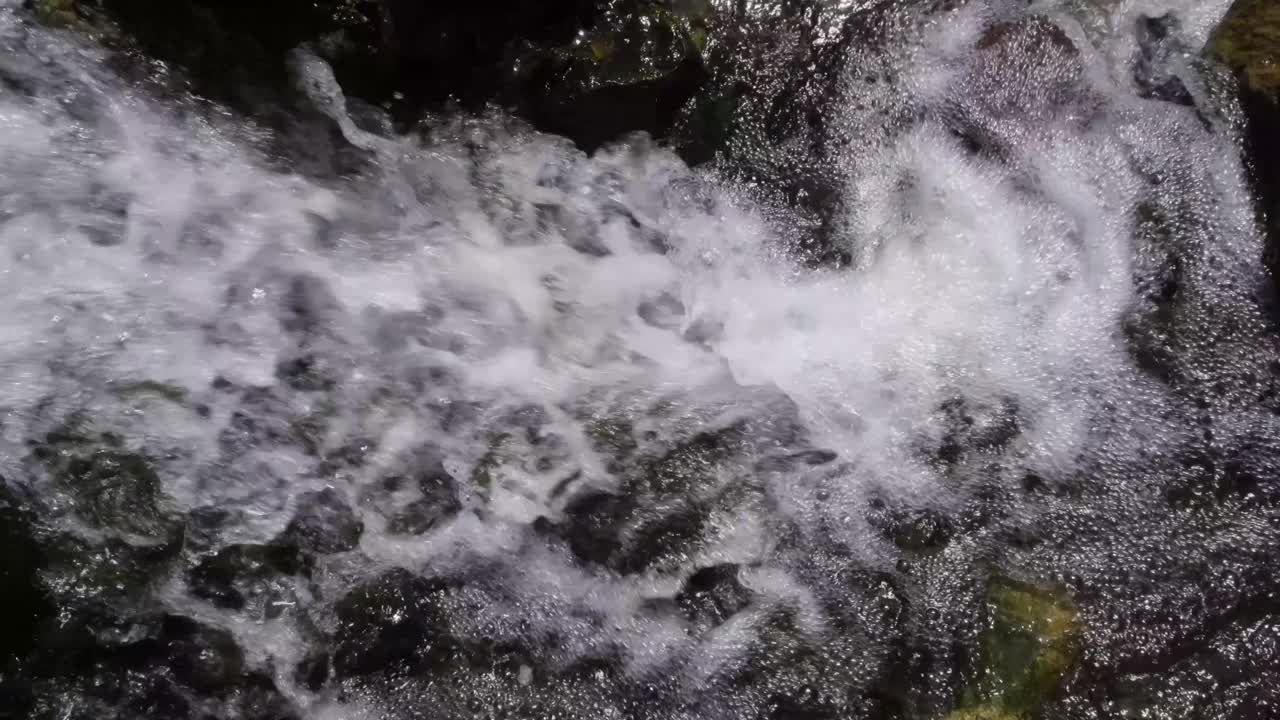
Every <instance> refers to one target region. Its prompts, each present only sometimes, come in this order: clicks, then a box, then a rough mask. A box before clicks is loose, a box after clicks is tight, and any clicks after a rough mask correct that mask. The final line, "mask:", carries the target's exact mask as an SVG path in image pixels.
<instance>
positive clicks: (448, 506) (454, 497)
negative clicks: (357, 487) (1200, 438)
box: [384, 452, 462, 535]
mask: <svg viewBox="0 0 1280 720" xmlns="http://www.w3.org/2000/svg"><path fill="white" fill-rule="evenodd" d="M417 464H418V465H419V467H418V468H417V470H416V472H415V474H416V483H415V484H416V486H417V490H418V493H419V497H418V498H417V499H416V500H413V501H411V502H409V503H408V504H407V505H405V506H404V507H403V508H402V509H400V510H399V511H398V512H397V513H396V514H395V515H393V516H392V517H391V518H390V519H389V521H388V523H387V530H388V531H389V532H391V533H394V534H400V535H421V534H423V533H426V532H430V531H431V530H432V529H434V528H436V527H438V526H439V525H440V524H442V523H444V522H447V521H448V520H450V519H451V518H453V517H454V516H456V515H457V514H458V513H459V512H460V511H461V510H462V500H461V497H460V495H459V489H458V483H457V481H456V480H454V479H453V476H452V475H450V474H449V472H448V471H447V470H445V469H444V463H443V461H442V459H441V457H440V456H439V454H437V453H434V452H433V453H428V456H427V457H424V458H422V459H421V460H420V462H419V463H417ZM389 480H390V481H391V482H393V483H396V484H400V483H402V482H403V481H404V480H405V479H404V478H399V477H393V478H390V479H389ZM384 482H385V481H384Z"/></svg>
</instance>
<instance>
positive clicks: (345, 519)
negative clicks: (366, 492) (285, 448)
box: [275, 487, 364, 555]
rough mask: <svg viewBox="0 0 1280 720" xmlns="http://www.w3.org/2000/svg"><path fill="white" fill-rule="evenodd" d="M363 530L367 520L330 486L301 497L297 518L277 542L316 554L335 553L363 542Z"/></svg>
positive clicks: (290, 523) (294, 518)
mask: <svg viewBox="0 0 1280 720" xmlns="http://www.w3.org/2000/svg"><path fill="white" fill-rule="evenodd" d="M363 532H364V523H363V522H362V521H361V520H360V519H359V518H357V517H356V514H355V511H354V510H352V509H351V506H350V505H348V504H347V502H346V500H344V499H343V498H342V496H341V495H340V494H338V491H337V490H335V489H333V488H331V487H330V488H325V489H324V490H319V491H316V492H309V493H303V494H302V495H301V496H300V497H299V498H298V509H297V511H296V512H295V513H294V516H293V520H291V521H290V522H289V525H288V527H286V528H285V530H284V532H283V533H281V535H280V537H278V538H277V539H276V540H275V544H277V545H281V546H289V547H296V548H298V549H299V550H301V551H302V552H306V553H312V554H316V555H331V554H333V553H340V552H346V551H348V550H352V549H354V548H355V547H356V546H357V545H359V544H360V535H361V534H362V533H363Z"/></svg>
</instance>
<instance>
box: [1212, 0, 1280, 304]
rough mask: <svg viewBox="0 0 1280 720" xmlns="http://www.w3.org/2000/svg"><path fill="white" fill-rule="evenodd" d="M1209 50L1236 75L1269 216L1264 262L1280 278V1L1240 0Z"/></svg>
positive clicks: (1252, 163)
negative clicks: (1276, 2) (1276, 130)
mask: <svg viewBox="0 0 1280 720" xmlns="http://www.w3.org/2000/svg"><path fill="white" fill-rule="evenodd" d="M1205 52H1206V53H1207V54H1208V55H1209V56H1210V57H1212V58H1214V59H1216V60H1218V61H1219V62H1221V63H1223V64H1224V65H1226V66H1227V67H1228V68H1230V69H1231V71H1232V72H1233V73H1234V74H1235V76H1236V78H1237V80H1238V82H1239V87H1240V104H1241V107H1242V108H1243V109H1244V114H1245V141H1246V142H1245V144H1246V156H1247V159H1248V162H1247V163H1246V165H1247V166H1248V167H1250V169H1251V171H1252V179H1253V182H1254V186H1255V189H1256V191H1257V194H1258V209H1259V211H1260V213H1261V215H1262V217H1263V218H1264V220H1265V223H1266V228H1267V244H1266V250H1265V255H1264V261H1265V263H1266V265H1267V268H1268V269H1269V270H1270V271H1271V275H1272V277H1273V279H1274V278H1280V134H1277V133H1276V132H1275V128H1277V127H1280V6H1277V5H1275V4H1274V3H1271V2H1267V0H1237V1H1236V2H1235V3H1234V4H1232V6H1231V8H1230V10H1228V11H1227V14H1226V16H1225V17H1223V19H1222V22H1221V24H1219V25H1218V27H1217V28H1216V29H1215V30H1214V31H1213V34H1212V35H1211V36H1210V38H1209V43H1208V45H1207V46H1206V48H1205Z"/></svg>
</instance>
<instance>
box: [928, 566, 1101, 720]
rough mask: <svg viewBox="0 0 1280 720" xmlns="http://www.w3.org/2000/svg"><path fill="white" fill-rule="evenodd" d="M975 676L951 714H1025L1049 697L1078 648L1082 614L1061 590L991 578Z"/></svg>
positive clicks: (956, 719) (963, 718)
mask: <svg viewBox="0 0 1280 720" xmlns="http://www.w3.org/2000/svg"><path fill="white" fill-rule="evenodd" d="M986 610H987V624H986V628H985V629H984V631H983V633H982V635H981V639H980V647H979V667H978V678H977V681H976V682H975V683H974V684H973V685H972V686H970V687H969V688H967V689H966V690H965V692H964V696H963V698H962V703H961V708H960V709H958V710H956V711H954V712H953V713H952V714H951V715H949V716H948V718H949V720H1005V719H1006V718H1009V719H1012V718H1024V717H1028V716H1029V714H1031V713H1033V712H1035V711H1036V710H1037V709H1039V708H1041V707H1043V706H1044V705H1045V704H1046V703H1048V702H1049V701H1051V700H1053V699H1054V697H1055V696H1056V694H1057V692H1058V690H1059V689H1060V688H1061V687H1062V685H1063V682H1064V680H1065V679H1066V677H1067V676H1068V674H1069V673H1070V672H1071V671H1072V670H1073V669H1074V667H1075V665H1076V662H1077V660H1078V659H1079V652H1080V632H1081V626H1080V616H1079V612H1078V611H1077V609H1076V607H1075V605H1074V604H1073V603H1072V601H1071V599H1070V597H1069V596H1068V595H1067V593H1066V592H1065V590H1063V589H1061V588H1057V587H1052V586H1042V585H1031V584H1026V583H1020V582H1015V581H1012V580H1008V579H1003V578H1001V579H997V580H995V581H993V582H992V584H991V586H990V588H989V590H988V593H987V608H986Z"/></svg>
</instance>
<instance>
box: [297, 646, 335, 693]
mask: <svg viewBox="0 0 1280 720" xmlns="http://www.w3.org/2000/svg"><path fill="white" fill-rule="evenodd" d="M331 664H332V663H331V662H330V659H329V653H328V652H325V651H323V650H319V651H313V652H311V653H309V654H308V655H307V657H305V658H303V660H302V661H301V662H299V663H298V666H297V667H296V668H294V672H293V677H294V680H295V681H296V682H297V683H298V684H299V685H301V686H303V687H305V688H307V689H308V690H310V691H311V692H320V689H321V688H323V687H324V686H325V683H327V682H328V681H329V674H330V671H331Z"/></svg>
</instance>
